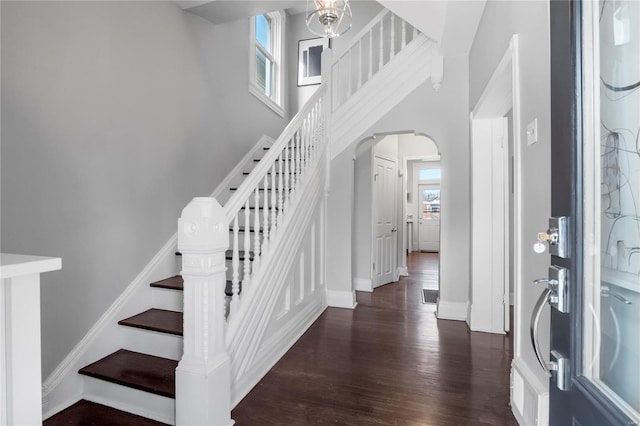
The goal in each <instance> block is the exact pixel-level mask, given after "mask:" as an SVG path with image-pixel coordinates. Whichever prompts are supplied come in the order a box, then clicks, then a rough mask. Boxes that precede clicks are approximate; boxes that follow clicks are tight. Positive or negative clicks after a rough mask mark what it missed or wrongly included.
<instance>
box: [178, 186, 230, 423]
mask: <svg viewBox="0 0 640 426" xmlns="http://www.w3.org/2000/svg"><path fill="white" fill-rule="evenodd" d="M228 247H229V223H228V221H227V219H226V217H225V213H224V210H223V208H222V207H221V206H220V204H219V203H218V202H217V201H216V200H215V199H214V198H208V197H199V198H194V199H193V200H192V201H191V202H190V203H189V204H188V205H187V207H185V208H184V210H182V216H181V217H180V219H179V220H178V250H180V252H181V253H182V278H183V279H184V354H183V355H182V359H181V360H180V363H179V364H178V368H177V369H176V424H177V425H189V426H195V425H216V426H218V425H232V424H234V421H233V420H231V402H230V401H231V373H230V362H229V355H228V353H227V352H226V349H225V331H226V320H225V303H226V302H225V292H224V291H225V285H226V277H225V271H226V267H225V251H226V250H227V248H228Z"/></svg>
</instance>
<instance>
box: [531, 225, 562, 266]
mask: <svg viewBox="0 0 640 426" xmlns="http://www.w3.org/2000/svg"><path fill="white" fill-rule="evenodd" d="M568 221H569V219H568V218H567V217H566V216H560V217H551V218H549V229H547V230H546V231H545V232H538V242H536V243H535V244H534V245H533V250H534V251H535V252H536V253H542V252H544V249H545V247H544V243H545V242H546V243H548V244H549V253H550V254H553V255H555V256H558V257H562V258H567V257H569V245H568V243H569V239H568V232H569V229H568Z"/></svg>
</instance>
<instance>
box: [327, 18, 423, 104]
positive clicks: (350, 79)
mask: <svg viewBox="0 0 640 426" xmlns="http://www.w3.org/2000/svg"><path fill="white" fill-rule="evenodd" d="M417 36H418V30H416V29H415V28H414V27H413V26H411V24H408V23H407V22H405V21H404V20H403V19H402V18H400V17H398V16H397V15H395V14H394V13H392V12H391V11H389V10H387V9H385V10H383V11H382V12H380V13H379V14H378V15H377V16H376V17H375V18H374V19H373V20H372V21H371V22H370V23H369V24H368V25H367V26H366V27H364V28H363V29H362V30H361V31H360V32H359V33H358V34H356V35H355V36H354V37H353V39H352V41H351V42H350V43H349V44H348V45H347V46H346V47H345V48H344V49H343V50H342V52H341V53H338V54H336V55H335V56H334V59H333V61H332V64H331V82H332V90H331V99H332V103H331V111H332V112H333V111H335V110H336V109H338V108H339V107H340V106H341V105H342V104H343V103H344V102H345V101H346V100H347V99H349V98H350V97H351V96H352V95H353V94H354V93H355V92H356V91H358V90H359V89H360V88H361V87H362V85H363V84H365V83H366V82H368V81H369V80H371V78H372V77H373V76H374V75H376V73H377V72H378V71H380V70H381V69H382V68H383V67H384V66H385V65H386V64H387V63H388V62H389V61H391V60H392V59H393V58H394V57H395V56H396V55H397V54H398V53H399V52H400V51H402V50H403V49H404V48H405V47H406V46H407V45H408V44H409V43H411V42H412V41H413V40H415V39H416V37H417Z"/></svg>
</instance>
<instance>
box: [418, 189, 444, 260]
mask: <svg viewBox="0 0 640 426" xmlns="http://www.w3.org/2000/svg"><path fill="white" fill-rule="evenodd" d="M418 194H419V197H420V199H419V201H420V205H419V206H420V216H419V218H418V238H419V244H418V246H419V247H418V248H419V250H420V251H440V185H418Z"/></svg>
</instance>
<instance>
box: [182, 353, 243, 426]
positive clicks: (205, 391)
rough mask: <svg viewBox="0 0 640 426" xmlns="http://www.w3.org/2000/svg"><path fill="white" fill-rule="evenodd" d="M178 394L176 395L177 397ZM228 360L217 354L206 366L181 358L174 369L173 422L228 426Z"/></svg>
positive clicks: (229, 385) (229, 377) (229, 412)
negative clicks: (174, 408)
mask: <svg viewBox="0 0 640 426" xmlns="http://www.w3.org/2000/svg"><path fill="white" fill-rule="evenodd" d="M178 395H179V397H178ZM234 423H235V422H234V421H233V420H232V419H231V362H230V360H229V356H228V355H227V353H226V352H225V353H222V354H219V355H218V357H217V358H216V359H214V360H212V362H210V363H208V365H203V364H201V363H198V362H196V363H190V362H189V361H188V360H185V359H184V358H183V359H182V360H181V361H180V363H179V364H178V368H176V424H177V425H216V426H222V425H225V426H231V425H233V424H234Z"/></svg>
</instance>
